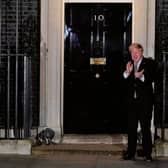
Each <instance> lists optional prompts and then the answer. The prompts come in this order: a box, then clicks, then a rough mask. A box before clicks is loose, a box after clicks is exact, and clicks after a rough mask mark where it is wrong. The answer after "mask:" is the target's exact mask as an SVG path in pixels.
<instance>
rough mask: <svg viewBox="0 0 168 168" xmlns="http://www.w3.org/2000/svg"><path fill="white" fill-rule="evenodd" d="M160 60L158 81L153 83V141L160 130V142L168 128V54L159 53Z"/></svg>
mask: <svg viewBox="0 0 168 168" xmlns="http://www.w3.org/2000/svg"><path fill="white" fill-rule="evenodd" d="M161 56H162V60H160V61H159V60H158V80H157V82H156V83H155V91H156V96H155V113H154V121H155V139H156V137H158V128H159V129H161V132H160V136H161V140H165V129H166V128H168V101H167V100H168V52H165V51H163V52H162V53H161Z"/></svg>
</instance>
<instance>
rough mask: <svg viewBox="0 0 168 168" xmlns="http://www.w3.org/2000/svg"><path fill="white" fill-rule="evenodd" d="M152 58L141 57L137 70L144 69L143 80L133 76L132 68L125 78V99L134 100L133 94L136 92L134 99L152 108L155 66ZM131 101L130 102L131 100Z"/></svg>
mask: <svg viewBox="0 0 168 168" xmlns="http://www.w3.org/2000/svg"><path fill="white" fill-rule="evenodd" d="M155 65H156V64H155V62H154V60H152V59H150V58H145V57H143V58H142V61H141V63H140V66H139V69H138V71H139V72H140V71H142V70H143V69H144V72H143V74H144V79H145V80H144V81H141V80H140V79H138V78H136V79H135V77H134V70H133V71H132V72H131V74H130V75H129V76H128V78H126V79H125V80H126V82H127V92H126V94H127V100H128V101H129V102H130V101H134V99H135V98H134V94H135V92H136V101H139V103H141V104H143V105H145V106H146V107H149V108H152V106H153V103H154V89H153V82H154V81H155V75H156V73H155V72H156V66H155ZM131 103H132V102H131Z"/></svg>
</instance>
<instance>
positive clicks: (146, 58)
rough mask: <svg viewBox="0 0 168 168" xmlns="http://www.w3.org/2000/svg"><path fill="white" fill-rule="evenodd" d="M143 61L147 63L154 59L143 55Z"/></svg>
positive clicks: (152, 62) (151, 62)
mask: <svg viewBox="0 0 168 168" xmlns="http://www.w3.org/2000/svg"><path fill="white" fill-rule="evenodd" d="M144 61H145V62H146V63H149V64H154V63H155V60H154V59H153V58H152V57H144Z"/></svg>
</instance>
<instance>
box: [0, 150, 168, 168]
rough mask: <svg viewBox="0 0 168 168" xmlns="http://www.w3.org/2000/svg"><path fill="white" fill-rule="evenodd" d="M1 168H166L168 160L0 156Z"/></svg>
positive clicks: (77, 155)
mask: <svg viewBox="0 0 168 168" xmlns="http://www.w3.org/2000/svg"><path fill="white" fill-rule="evenodd" d="M0 167H1V168H167V167H168V158H166V157H165V158H163V157H162V158H158V157H157V158H154V161H153V162H146V161H144V160H143V159H142V158H137V160H136V161H124V160H122V158H121V157H120V156H119V155H110V154H107V155H104V154H103V155H102V154H83V153H67V152H57V153H54V154H53V155H52V154H50V155H32V156H23V155H22V156H20V155H19V156H18V155H1V156H0Z"/></svg>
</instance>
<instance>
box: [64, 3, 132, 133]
mask: <svg viewBox="0 0 168 168" xmlns="http://www.w3.org/2000/svg"><path fill="white" fill-rule="evenodd" d="M131 10H132V9H131V4H129V3H127V4H117V3H115V4H114V3H106V4H102V3H94V4H93V3H67V4H66V5H65V52H64V53H65V54H64V133H124V132H126V130H127V128H126V127H127V123H126V122H127V120H126V116H127V112H126V110H125V106H124V103H123V97H124V92H123V87H122V80H121V78H122V74H121V69H122V66H123V64H124V63H125V61H126V60H127V59H128V57H129V55H128V51H127V48H128V45H129V44H130V42H131V31H132V30H131V25H132V19H131Z"/></svg>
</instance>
